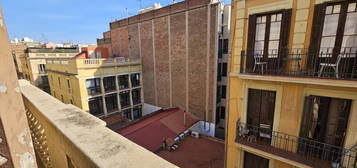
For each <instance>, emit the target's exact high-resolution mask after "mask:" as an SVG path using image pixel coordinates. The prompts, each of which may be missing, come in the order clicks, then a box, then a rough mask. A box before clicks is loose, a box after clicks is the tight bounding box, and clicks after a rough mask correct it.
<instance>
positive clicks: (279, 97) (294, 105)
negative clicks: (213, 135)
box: [226, 0, 357, 168]
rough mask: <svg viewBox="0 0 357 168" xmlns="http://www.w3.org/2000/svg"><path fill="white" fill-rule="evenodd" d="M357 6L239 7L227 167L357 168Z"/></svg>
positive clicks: (346, 1) (245, 3)
mask: <svg viewBox="0 0 357 168" xmlns="http://www.w3.org/2000/svg"><path fill="white" fill-rule="evenodd" d="M356 3H357V2H356V1H355V0H339V1H332V0H264V1H262V0H234V1H232V19H231V20H232V24H231V25H232V26H231V39H232V41H231V43H230V44H231V54H230V61H229V62H230V66H229V71H230V77H229V96H228V97H229V115H228V116H229V118H228V123H227V127H228V129H227V135H228V138H227V139H226V160H227V161H226V167H228V168H294V167H321V168H330V167H332V168H334V167H341V168H356V167H357V160H356V151H357V145H356V144H357V122H356V121H357V56H356V53H357V8H356Z"/></svg>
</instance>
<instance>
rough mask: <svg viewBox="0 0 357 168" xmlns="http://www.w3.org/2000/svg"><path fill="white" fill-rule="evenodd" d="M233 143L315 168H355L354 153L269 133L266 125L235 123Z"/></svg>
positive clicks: (319, 143) (310, 141) (290, 136)
mask: <svg viewBox="0 0 357 168" xmlns="http://www.w3.org/2000/svg"><path fill="white" fill-rule="evenodd" d="M236 142H237V143H240V144H243V145H248V146H250V147H253V148H256V149H259V150H262V151H265V152H268V153H272V154H274V155H277V156H280V157H283V158H287V159H289V160H292V161H295V162H299V163H302V164H306V165H309V166H312V167H318V168H357V160H356V156H357V154H356V153H357V149H356V148H351V149H345V148H343V147H339V146H334V145H330V144H326V143H322V142H318V141H316V140H313V139H308V138H302V137H297V136H293V135H288V134H285V133H281V132H277V131H272V130H271V129H270V128H268V127H266V126H265V124H261V125H260V126H253V125H249V124H245V123H242V122H240V121H238V122H237V133H236Z"/></svg>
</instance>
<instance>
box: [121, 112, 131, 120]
mask: <svg viewBox="0 0 357 168" xmlns="http://www.w3.org/2000/svg"><path fill="white" fill-rule="evenodd" d="M121 115H122V116H123V117H125V118H126V119H128V120H132V119H133V117H132V114H131V109H126V110H123V111H122V113H121Z"/></svg>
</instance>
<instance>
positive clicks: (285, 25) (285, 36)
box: [279, 9, 292, 66]
mask: <svg viewBox="0 0 357 168" xmlns="http://www.w3.org/2000/svg"><path fill="white" fill-rule="evenodd" d="M291 12H292V9H286V10H284V11H283V12H282V20H281V29H280V30H281V31H280V41H279V50H280V51H279V59H280V60H282V58H284V57H287V54H288V45H289V33H290V25H291ZM280 63H282V61H280ZM280 66H282V65H280Z"/></svg>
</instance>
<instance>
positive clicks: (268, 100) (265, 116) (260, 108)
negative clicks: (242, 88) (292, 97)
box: [247, 89, 276, 129]
mask: <svg viewBox="0 0 357 168" xmlns="http://www.w3.org/2000/svg"><path fill="white" fill-rule="evenodd" d="M275 95H276V94H275V91H268V90H258V89H248V109H247V124H248V125H252V126H256V127H260V126H261V125H263V124H264V125H267V126H268V127H270V129H272V128H273V121H274V111H275V98H276V96H275Z"/></svg>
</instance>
